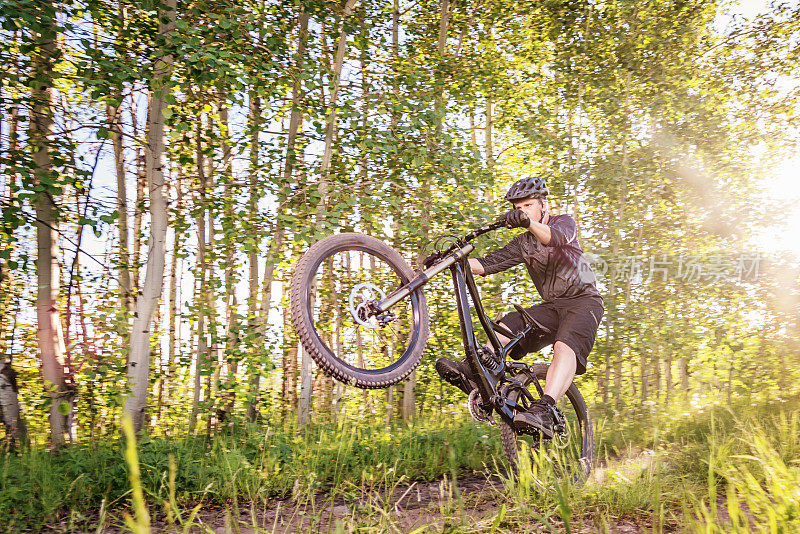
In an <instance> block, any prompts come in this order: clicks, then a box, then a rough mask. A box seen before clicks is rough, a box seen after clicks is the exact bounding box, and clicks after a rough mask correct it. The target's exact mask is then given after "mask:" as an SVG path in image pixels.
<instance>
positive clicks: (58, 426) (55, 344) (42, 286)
mask: <svg viewBox="0 0 800 534" xmlns="http://www.w3.org/2000/svg"><path fill="white" fill-rule="evenodd" d="M41 10H42V15H43V19H44V18H49V17H52V18H51V19H50V20H51V21H52V22H53V24H55V13H56V10H55V7H54V6H53V4H52V2H45V3H43V4H42V5H41ZM56 33H57V30H56V29H55V28H53V29H52V36H41V35H34V40H35V41H36V43H37V44H38V50H39V53H37V54H34V55H33V57H32V65H33V70H34V72H35V73H37V74H38V75H39V76H40V77H41V78H43V79H44V80H46V81H45V83H43V84H42V85H41V86H38V87H36V88H34V89H32V90H31V99H32V100H33V108H32V110H31V111H32V113H31V120H30V127H29V130H28V134H29V137H30V144H31V146H32V147H33V148H34V151H33V161H34V163H35V165H36V168H35V170H34V173H35V176H36V179H37V181H46V180H47V179H49V176H48V175H49V174H50V173H51V172H52V171H53V162H52V159H51V155H50V143H51V142H52V141H53V140H54V139H55V135H56V134H55V123H54V120H53V115H54V109H55V88H54V87H53V83H52V80H51V76H52V73H53V71H54V69H53V66H54V65H53V63H54V57H55V55H56V39H55V38H54V37H53V36H55V35H56ZM57 211H58V208H57V206H56V204H55V199H54V198H53V196H52V195H51V194H50V193H49V192H48V191H47V190H46V189H45V190H43V191H40V192H39V193H38V194H37V199H36V217H37V219H38V221H37V223H36V242H37V259H36V272H37V284H38V293H37V298H36V317H37V322H38V330H37V338H38V342H39V354H40V357H41V360H42V378H43V379H44V385H45V389H46V391H47V395H48V397H49V398H50V399H51V405H50V432H51V435H50V439H51V443H52V445H53V447H55V448H58V447H61V446H62V445H63V444H64V433H65V432H68V431H69V430H70V429H69V425H68V422H67V421H68V418H67V414H69V413H70V412H71V411H72V409H73V408H72V402H73V397H74V389H73V387H72V386H71V385H69V384H67V376H68V371H67V370H66V368H67V363H66V361H65V356H64V353H65V347H64V334H63V332H62V330H61V321H60V319H59V314H58V296H59V290H60V275H59V264H58V259H57V253H58V246H57V237H58V218H57ZM62 405H64V406H62ZM70 437H73V436H70Z"/></svg>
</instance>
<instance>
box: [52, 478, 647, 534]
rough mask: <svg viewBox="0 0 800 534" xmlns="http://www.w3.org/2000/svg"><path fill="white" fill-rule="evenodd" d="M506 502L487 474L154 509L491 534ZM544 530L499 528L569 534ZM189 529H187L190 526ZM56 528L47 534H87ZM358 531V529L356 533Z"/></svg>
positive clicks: (199, 523)
mask: <svg viewBox="0 0 800 534" xmlns="http://www.w3.org/2000/svg"><path fill="white" fill-rule="evenodd" d="M505 502H506V497H505V494H504V487H503V482H502V480H501V479H500V478H499V477H497V476H489V477H486V476H485V475H484V474H482V473H470V474H464V475H462V476H459V477H458V478H457V479H455V481H453V480H451V479H449V478H448V477H445V478H442V479H438V480H435V481H432V482H413V483H411V484H406V485H402V486H395V487H391V488H379V489H375V490H373V491H366V490H363V489H354V490H353V492H350V493H341V494H337V495H330V494H327V493H316V494H314V495H313V496H312V497H311V498H308V499H306V500H303V501H297V500H293V499H281V500H273V501H270V502H268V503H266V505H255V504H254V503H246V502H239V503H238V505H237V506H235V505H234V504H233V503H229V505H228V506H224V507H223V506H219V505H211V504H203V506H202V507H201V509H200V511H199V512H198V513H197V515H196V516H194V518H193V519H192V521H191V522H190V523H189V524H184V525H182V526H177V525H176V526H170V525H169V524H167V522H166V518H165V516H164V514H163V513H162V512H160V511H159V512H157V511H156V510H154V509H153V507H151V514H152V515H153V517H152V521H151V525H152V528H151V532H153V533H174V532H188V533H203V534H209V533H212V532H213V533H214V534H228V533H231V534H262V533H273V532H274V533H281V534H284V533H294V532H302V533H306V532H334V531H336V530H337V528H342V529H343V531H344V532H352V531H355V530H359V531H361V530H363V529H364V528H365V527H366V530H368V531H370V532H373V531H374V532H402V533H409V532H415V531H419V532H448V533H451V532H452V533H455V532H461V531H464V530H468V531H472V532H481V531H484V530H491V527H492V526H493V525H492V523H493V518H494V517H496V516H497V514H498V511H499V510H500V507H501V506H502V505H503V504H504V503H505ZM188 517H189V512H187V511H184V512H183V519H184V521H186V520H187V519H188ZM546 521H547V525H545V524H544V523H543V522H542V521H537V520H536V519H535V517H534V516H531V517H530V518H529V519H526V520H524V521H522V522H521V524H520V520H519V519H516V520H514V522H513V523H511V524H508V523H507V522H501V523H500V524H499V525H497V526H498V527H499V529H498V530H499V531H501V532H552V531H553V530H555V531H556V532H564V531H565V528H564V525H563V523H562V522H560V521H558V520H556V519H553V518H547V519H546ZM187 523H188V522H187ZM60 527H61V528H59V527H58V526H55V527H54V528H53V529H52V530H49V532H82V531H81V530H75V529H69V528H66V529H65V528H64V527H65V525H60ZM359 527H360V528H359ZM570 527H571V531H572V532H577V533H599V532H608V533H612V534H640V533H642V532H646V531H648V530H649V528H648V525H646V524H644V523H643V524H641V525H640V524H637V523H636V522H634V521H632V520H621V521H617V522H615V523H614V524H611V525H599V524H596V523H595V522H594V521H593V519H592V518H575V520H574V522H573V524H571V525H570ZM96 528H97V527H94V528H92V529H91V530H90V531H84V532H103V533H106V534H118V533H119V534H121V533H122V532H129V530H128V529H127V528H125V527H124V523H123V521H122V519H121V512H118V513H114V514H112V517H109V518H107V519H106V521H105V526H104V527H103V528H101V529H100V530H99V531H98V530H96Z"/></svg>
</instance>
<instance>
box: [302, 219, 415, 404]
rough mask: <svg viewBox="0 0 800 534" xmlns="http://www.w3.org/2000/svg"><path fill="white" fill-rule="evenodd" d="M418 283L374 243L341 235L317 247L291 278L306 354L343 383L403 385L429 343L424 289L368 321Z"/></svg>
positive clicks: (380, 244) (388, 249)
mask: <svg viewBox="0 0 800 534" xmlns="http://www.w3.org/2000/svg"><path fill="white" fill-rule="evenodd" d="M413 277H414V272H413V270H412V269H411V267H410V266H409V265H408V263H406V261H405V260H404V259H403V257H402V256H400V254H398V253H397V252H396V251H395V250H394V249H392V248H391V247H389V246H388V245H386V244H385V243H383V242H382V241H380V240H378V239H375V238H374V237H370V236H366V235H363V234H356V233H345V234H337V235H333V236H330V237H327V238H325V239H323V240H321V241H319V242H318V243H316V244H314V245H313V246H312V247H311V248H310V249H309V250H308V251H307V252H306V253H305V254H304V255H303V257H302V258H301V259H300V261H299V262H298V264H297V266H296V268H295V272H294V275H293V276H292V288H291V308H292V322H293V323H294V327H295V330H296V331H297V333H298V335H299V337H300V341H301V343H302V344H303V347H304V348H305V349H306V350H307V351H308V353H309V354H310V355H311V357H312V358H313V359H314V361H315V362H317V364H318V365H319V366H320V367H321V368H322V369H323V370H324V371H325V372H326V373H328V374H329V375H331V376H333V377H334V378H336V379H337V380H340V381H342V382H345V383H347V384H351V385H354V386H357V387H360V388H384V387H388V386H391V385H393V384H396V383H398V382H400V381H402V380H403V379H405V378H406V377H407V376H408V375H409V374H410V373H411V371H413V370H414V368H415V367H416V366H417V363H419V360H420V357H421V356H422V351H423V350H424V348H425V344H426V343H427V340H428V328H429V324H428V323H429V320H428V308H427V305H426V303H425V295H424V294H423V292H422V289H421V288H420V289H417V290H416V291H414V292H413V293H411V294H410V295H409V296H408V297H406V298H405V299H403V300H402V301H400V302H399V303H397V304H396V305H394V306H393V307H392V308H391V310H389V312H390V313H389V314H385V315H384V316H382V317H374V316H370V315H369V314H368V313H367V304H368V302H369V301H375V300H382V299H383V298H384V297H385V296H387V295H389V294H390V293H392V292H393V291H394V290H396V289H398V288H399V287H401V286H402V285H404V284H406V283H408V282H409V281H410V280H411V279H412V278H413Z"/></svg>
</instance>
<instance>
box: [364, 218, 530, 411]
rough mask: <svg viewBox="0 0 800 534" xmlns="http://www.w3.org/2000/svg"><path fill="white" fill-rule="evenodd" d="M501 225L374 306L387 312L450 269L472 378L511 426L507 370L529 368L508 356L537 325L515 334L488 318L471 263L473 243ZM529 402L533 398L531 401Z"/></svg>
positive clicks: (469, 236)
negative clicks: (492, 364)
mask: <svg viewBox="0 0 800 534" xmlns="http://www.w3.org/2000/svg"><path fill="white" fill-rule="evenodd" d="M500 226H501V225H500V224H498V223H494V224H491V225H488V226H484V227H481V228H479V229H477V230H475V231H473V232H471V233H470V234H467V236H465V237H464V238H463V239H460V240H458V241H457V243H456V244H455V245H453V246H451V247H450V248H449V249H448V250H446V251H445V252H444V254H446V256H445V257H444V258H443V259H442V260H441V261H439V262H438V263H436V264H435V265H433V266H431V267H429V268H428V269H426V270H425V271H423V272H421V273H420V274H419V275H418V276H416V277H415V278H414V279H412V280H410V281H409V282H408V283H407V284H404V285H403V286H402V287H400V288H399V289H397V290H396V291H394V292H393V293H391V294H390V295H388V296H387V297H386V298H384V299H383V300H381V301H380V302H375V303H373V311H374V313H375V314H376V315H380V314H382V313H386V312H387V311H388V310H389V309H390V308H391V307H392V306H394V305H395V304H397V303H398V302H399V301H401V300H402V299H404V298H405V297H407V296H408V295H410V294H411V293H412V292H414V291H416V290H417V289H419V288H420V287H422V286H423V285H425V284H426V283H427V282H428V281H429V280H430V279H431V278H433V277H434V276H436V275H437V274H439V273H441V272H442V271H444V270H445V269H448V268H449V269H450V271H451V273H452V277H453V288H454V289H455V294H456V304H457V306H458V319H459V323H460V326H461V337H462V342H463V344H464V350H465V352H466V356H467V358H466V361H467V362H468V364H469V366H470V369H471V371H472V375H473V376H474V377H477V380H478V392H479V394H480V396H481V401H482V404H483V405H484V406H487V407H489V406H490V407H492V408H494V410H495V411H496V412H497V413H498V414H499V415H500V416H501V417H503V418H504V419H506V420H507V421H508V422H509V423H512V422H513V420H514V409H515V408H516V406H513V405H512V404H511V403H510V402H509V401H508V400H507V398H506V396H505V395H503V394H502V391H501V389H500V384H501V383H502V382H503V381H504V380H505V377H506V371H507V370H510V369H511V370H523V369H526V368H527V365H526V364H524V363H517V362H508V361H507V360H506V357H507V355H508V354H509V353H510V352H511V351H512V350H513V349H514V348H515V347H516V346H517V345H518V344H519V343H520V342H521V341H522V339H523V338H524V337H525V336H526V335H527V334H528V333H529V332H530V331H531V330H532V329H533V326H532V325H531V326H527V327H526V328H525V329H523V330H522V332H520V333H519V334H516V335H515V334H513V333H511V332H510V331H509V330H507V329H506V328H504V327H503V326H502V325H499V324H497V323H495V322H494V321H492V320H491V319H490V318H489V317H488V316H487V315H486V311H485V310H484V308H483V303H482V302H481V299H480V293H479V291H478V286H477V284H476V283H475V277H474V276H473V274H472V270H471V269H470V268H469V265H468V263H467V258H468V257H469V254H470V253H471V252H472V251H473V250H475V245H473V244H472V243H471V242H470V241H472V240H473V239H474V238H476V237H478V236H479V235H482V234H484V233H487V232H490V231H492V230H495V229H497V228H499V227H500ZM470 298H471V300H472V303H473V304H474V306H475V314H476V315H477V316H478V321H479V322H480V325H481V327H482V328H483V331H484V332H486V335H487V336H488V337H489V343H490V344H491V346H492V349H493V350H494V353H495V355H496V356H499V358H500V366H499V367H498V368H497V370H496V371H494V372H493V371H491V370H489V369H487V368H486V367H485V366H484V365H483V364H482V363H481V361H480V358H479V357H478V342H477V338H476V337H475V330H474V325H473V322H472V313H471V311H470V302H469V301H470ZM496 332H500V333H502V334H503V335H504V336H506V337H508V338H509V339H511V341H510V342H509V343H508V344H506V345H505V346H503V345H501V344H500V341H499V340H498V338H497V333H496ZM534 385H535V386H536V389H537V391H538V393H539V395H540V396H541V395H543V391H542V387H541V385H540V384H539V381H538V379H536V378H535V377H534ZM529 400H533V399H532V398H531V399H529Z"/></svg>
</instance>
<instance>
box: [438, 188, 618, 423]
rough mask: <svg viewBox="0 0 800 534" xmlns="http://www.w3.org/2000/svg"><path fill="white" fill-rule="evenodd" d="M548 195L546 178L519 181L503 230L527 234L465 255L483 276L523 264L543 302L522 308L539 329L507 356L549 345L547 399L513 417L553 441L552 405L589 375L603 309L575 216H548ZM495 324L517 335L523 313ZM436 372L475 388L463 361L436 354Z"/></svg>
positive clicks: (503, 218) (465, 388)
mask: <svg viewBox="0 0 800 534" xmlns="http://www.w3.org/2000/svg"><path fill="white" fill-rule="evenodd" d="M548 193H549V190H548V188H547V183H546V182H545V180H544V179H543V178H541V177H537V176H528V177H526V178H522V179H521V180H518V181H516V182H515V183H514V184H513V185H512V186H511V188H510V189H509V190H508V193H506V196H505V200H507V201H509V202H511V204H512V205H513V206H514V208H513V209H511V210H509V211H508V212H507V213H505V214H504V215H502V216H501V219H500V220H501V221H503V222H504V223H505V225H506V226H507V227H508V228H522V229H524V230H525V232H523V233H521V234H519V235H518V236H516V237H515V238H514V239H512V240H511V241H510V242H509V243H508V244H507V245H506V246H504V247H503V248H501V249H498V250H496V251H494V252H492V253H490V254H488V255H487V256H486V257H483V258H470V259H469V266H470V269H471V270H472V272H473V273H475V274H479V275H483V276H486V275H490V274H494V273H497V272H500V271H504V270H506V269H509V268H511V267H514V266H515V265H519V264H520V263H524V264H525V266H526V267H527V269H528V274H529V275H530V277H531V279H532V280H533V284H534V286H535V287H536V290H537V291H538V293H539V295H540V296H541V297H542V299H544V302H542V303H541V304H537V305H535V306H533V307H531V308H527V311H528V313H529V315H530V316H531V317H532V318H533V319H534V321H535V326H536V328H534V330H533V331H531V332H530V333H529V334H528V335H527V336H526V337H525V339H523V341H522V343H521V344H520V346H518V347H516V348H515V349H514V350H512V353H511V354H510V356H511V357H512V358H516V359H519V358H521V357H522V356H524V355H525V354H527V353H528V352H533V351H537V350H540V349H541V348H543V347H545V346H547V345H551V344H552V345H553V360H552V363H551V364H550V367H549V368H548V370H547V377H546V379H545V385H544V396H543V397H542V399H541V400H538V399H537V400H536V401H535V402H534V403H532V405H531V406H530V408H529V409H528V410H526V411H523V412H518V413H517V414H516V416H515V417H514V425H515V427H516V429H517V430H518V431H520V432H524V433H532V431H533V430H538V431H539V432H541V433H542V434H543V436H544V437H547V438H550V437H552V435H553V423H554V417H555V406H556V402H557V401H558V400H559V399H560V398H561V396H562V395H564V393H565V392H566V391H567V389H568V388H569V386H570V384H571V383H572V380H573V378H574V377H575V375H576V374H578V375H580V374H583V373H585V372H586V361H587V357H588V355H589V352H590V351H591V350H592V346H593V345H594V341H595V337H596V335H597V328H598V326H599V325H600V320H601V318H602V317H603V313H604V311H605V308H604V307H603V299H602V297H601V296H600V292H599V291H598V290H597V286H596V279H595V276H594V273H593V272H592V269H591V267H590V266H589V263H588V261H587V260H586V258H585V257H584V255H583V250H582V249H581V247H580V245H579V243H578V237H577V227H576V224H575V220H574V219H573V218H572V217H570V216H569V215H550V214H549V213H548V211H547V195H548ZM426 262H428V259H426ZM500 324H501V325H502V326H504V327H505V328H507V329H508V330H510V331H511V332H519V331H521V330H522V329H523V328H524V327H525V320H524V318H523V315H522V314H521V313H520V312H516V311H514V312H511V313H508V314H506V315H505V316H504V317H503V318H502V319H501V320H500ZM497 337H498V339H499V341H500V343H501V344H502V345H504V346H505V345H506V344H507V343H508V342H509V341H510V339H509V338H507V337H505V336H503V335H502V334H500V333H499V332H498V333H497ZM436 370H437V372H438V373H439V375H441V377H442V378H443V379H444V380H445V381H447V382H448V383H450V384H452V385H454V386H456V387H458V388H460V389H461V390H462V391H464V392H465V393H467V394H469V392H470V391H471V390H472V389H477V385H476V383H475V381H474V380H473V379H472V373H471V371H470V368H469V364H468V363H467V362H466V361H452V360H448V359H446V358H439V359H438V360H437V361H436Z"/></svg>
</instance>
